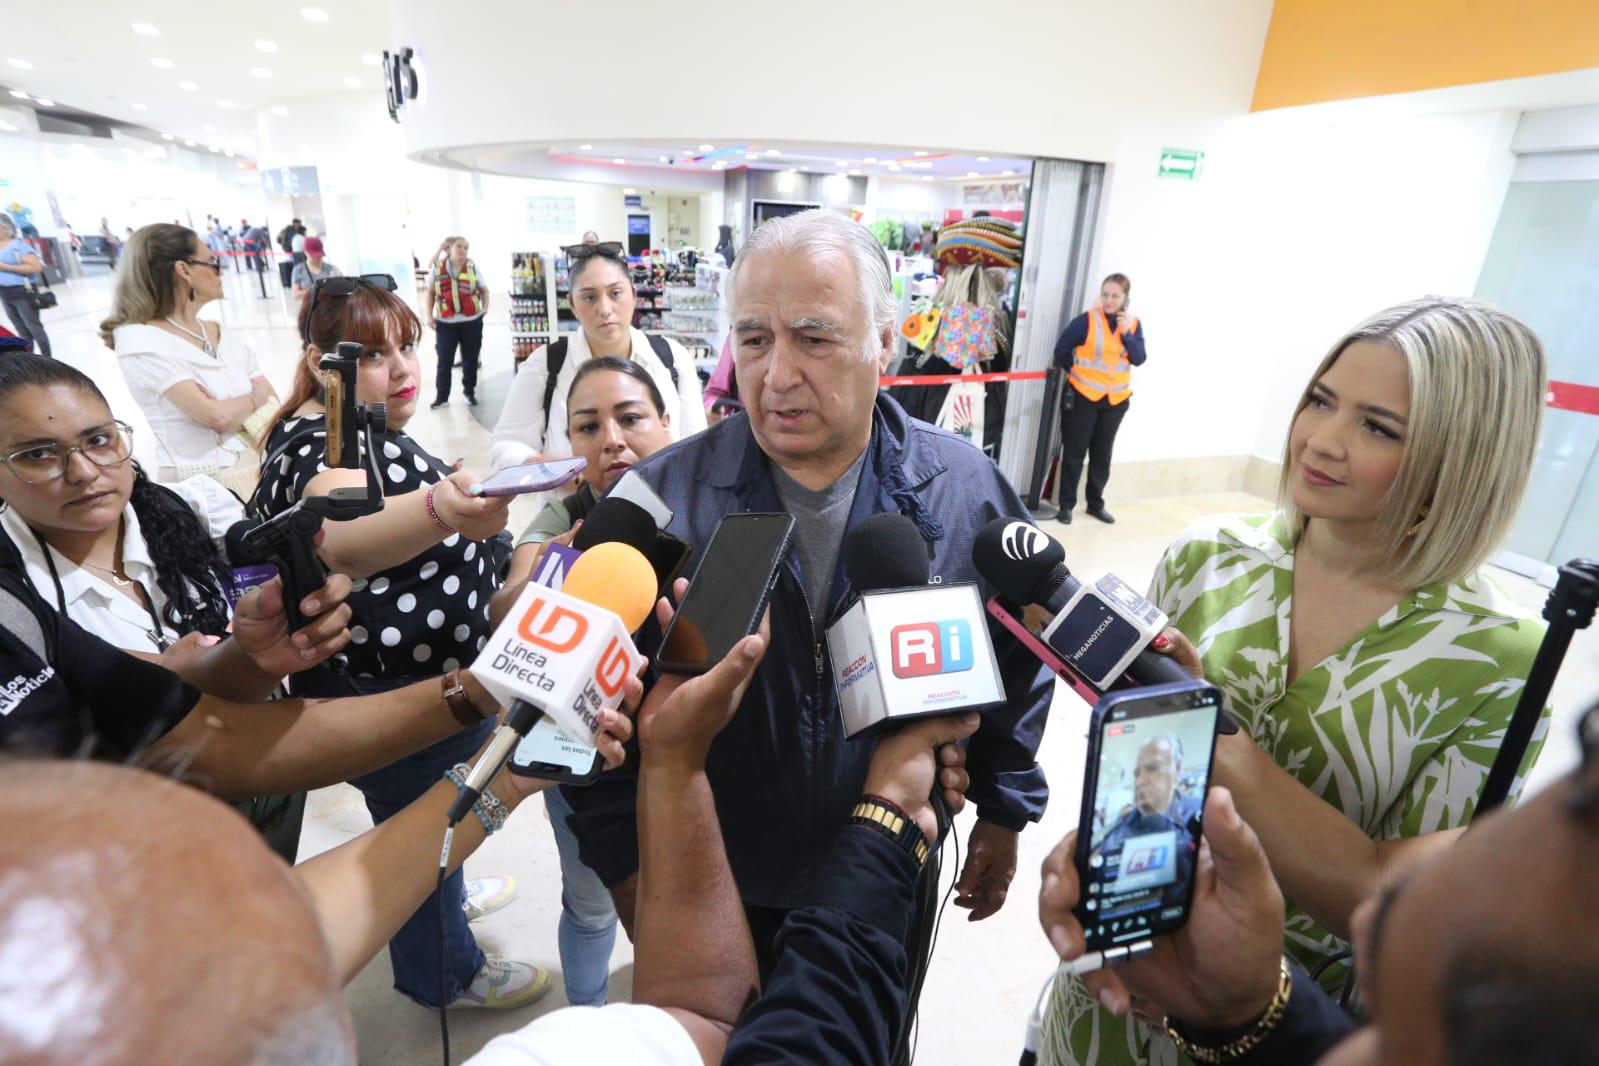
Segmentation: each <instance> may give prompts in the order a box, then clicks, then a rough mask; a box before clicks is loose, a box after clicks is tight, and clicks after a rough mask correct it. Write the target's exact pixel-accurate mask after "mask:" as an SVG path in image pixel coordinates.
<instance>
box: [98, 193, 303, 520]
mask: <svg viewBox="0 0 1599 1066" xmlns="http://www.w3.org/2000/svg"><path fill="white" fill-rule="evenodd" d="M221 296H222V264H221V262H220V261H219V260H218V259H217V258H216V256H215V254H214V253H213V252H212V251H211V249H210V248H208V247H206V243H205V242H204V241H202V240H201V239H200V238H199V236H198V235H197V234H196V233H195V232H194V231H193V230H191V229H188V228H186V227H184V226H175V225H171V224H168V223H157V224H155V225H151V226H145V227H144V228H143V229H141V230H139V231H138V232H137V233H135V234H134V235H133V236H132V237H130V238H128V243H127V245H126V247H124V248H123V250H122V257H121V261H120V262H119V263H118V265H117V289H116V296H115V298H114V302H113V306H112V311H111V317H110V318H108V319H106V320H105V321H104V322H102V323H101V324H100V336H101V338H102V339H103V340H104V341H105V343H106V346H107V347H108V348H111V349H112V350H113V351H115V352H116V353H117V361H118V363H119V364H120V365H121V367H122V373H123V376H124V377H126V378H127V381H128V388H129V390H130V391H131V392H132V393H133V398H134V400H135V401H136V402H137V403H138V404H139V406H140V407H141V408H143V410H144V413H145V417H146V418H148V419H149V421H150V428H151V430H152V431H153V432H154V433H155V438H156V448H157V457H158V462H159V464H160V466H159V469H158V470H157V471H156V477H157V480H159V481H163V482H169V481H180V480H183V479H185V478H188V477H193V476H194V475H196V474H209V475H211V476H212V477H214V478H216V479H217V480H218V481H220V482H221V483H222V484H223V485H225V486H227V487H228V488H229V489H231V490H233V491H234V492H235V493H237V494H238V495H239V496H241V497H243V496H247V495H249V492H250V490H252V489H253V488H254V487H255V481H256V478H257V468H258V463H259V457H258V456H257V455H256V454H255V451H254V448H253V447H252V444H253V443H254V440H253V437H254V436H255V435H258V433H259V429H260V427H264V426H265V424H266V421H267V419H268V418H269V417H270V416H271V413H272V411H273V409H274V408H275V406H276V404H277V400H278V396H277V393H276V392H275V391H274V390H273V388H272V385H271V384H270V383H269V382H268V381H267V379H266V375H265V374H263V373H262V370H261V365H260V363H259V361H258V360H257V359H256V356H255V353H254V352H253V351H251V350H250V349H249V348H248V347H247V346H244V345H242V344H239V345H237V347H235V345H233V344H231V343H230V344H229V345H228V346H227V347H224V346H223V343H222V327H221V325H220V324H219V323H216V322H209V321H201V319H200V317H199V312H200V308H202V307H204V306H205V305H206V304H208V303H210V302H211V301H212V300H216V299H219V298H220V297H221Z"/></svg>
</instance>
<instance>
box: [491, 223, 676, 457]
mask: <svg viewBox="0 0 1599 1066" xmlns="http://www.w3.org/2000/svg"><path fill="white" fill-rule="evenodd" d="M564 251H565V252H566V256H567V259H568V261H569V262H570V264H571V266H570V269H569V271H568V283H569V284H570V286H571V290H572V293H571V299H572V311H573V313H574V314H576V315H577V320H578V324H579V326H580V327H581V328H579V329H578V330H577V331H576V332H574V333H572V334H571V335H570V336H568V337H562V338H561V339H560V340H558V341H556V342H555V343H554V344H550V345H548V346H546V347H544V348H540V349H539V350H538V351H535V352H534V353H533V354H532V355H530V356H528V358H527V360H526V362H524V363H523V365H522V369H521V370H520V371H518V372H517V375H516V377H515V379H514V380H513V381H512V382H511V392H510V395H509V396H508V397H507V398H506V401H505V410H504V412H503V413H502V414H501V415H500V421H499V423H498V424H497V425H495V427H494V435H493V438H492V440H491V443H490V445H489V458H490V460H491V461H492V462H493V464H494V469H495V470H504V469H505V468H506V467H508V466H516V465H518V464H520V463H529V462H533V461H535V460H538V459H541V458H545V457H551V456H567V455H571V454H572V442H571V441H570V440H569V439H568V438H567V435H566V431H567V412H566V398H567V395H568V393H570V392H571V389H572V381H573V379H574V378H575V377H576V376H577V372H578V369H579V368H580V367H581V366H582V365H583V364H584V363H585V362H586V361H587V360H589V359H591V358H593V357H595V356H605V355H609V356H615V357H616V358H619V359H631V360H632V361H633V362H635V363H638V364H639V366H641V367H643V368H644V370H645V371H647V372H648V373H649V376H650V378H651V380H653V381H654V382H655V387H656V388H658V389H660V391H661V395H662V396H665V397H668V403H667V409H668V411H669V412H670V413H671V416H672V417H671V432H672V439H673V440H680V439H681V438H683V437H686V436H689V435H690V434H693V433H698V432H699V431H700V430H702V429H704V428H705V401H704V398H703V397H702V396H701V394H700V378H699V374H698V373H697V372H696V371H695V369H694V360H693V359H692V358H690V357H689V355H688V353H687V352H685V351H684V350H683V349H682V348H681V347H680V346H679V345H678V344H677V342H675V341H673V340H670V339H668V338H666V337H660V336H649V335H647V334H645V332H644V331H643V330H641V329H635V328H633V309H634V304H635V303H636V298H635V295H634V291H633V276H632V275H631V274H630V273H629V272H628V269H627V262H626V260H624V259H623V258H622V246H621V245H620V244H618V243H617V242H616V241H605V242H603V243H600V244H574V245H572V246H570V247H568V248H566V249H564Z"/></svg>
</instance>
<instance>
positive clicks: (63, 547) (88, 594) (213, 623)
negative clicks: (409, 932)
mask: <svg viewBox="0 0 1599 1066" xmlns="http://www.w3.org/2000/svg"><path fill="white" fill-rule="evenodd" d="M132 454H133V431H132V430H131V429H129V428H128V426H127V424H126V423H123V422H120V421H118V420H117V419H116V418H115V417H114V416H113V415H112V413H111V409H110V407H109V406H108V405H107V403H106V399H105V396H104V395H103V394H102V393H101V392H100V390H99V388H98V387H97V386H96V385H95V384H94V382H93V381H92V380H90V378H89V377H88V376H87V375H85V374H84V373H83V372H82V371H79V370H77V369H75V368H73V367H71V366H69V365H67V364H66V363H62V362H57V361H56V360H53V359H46V358H43V357H41V356H37V355H31V354H24V355H15V356H9V357H6V358H4V359H0V567H7V568H9V569H12V570H14V571H15V572H17V573H18V574H19V575H20V576H21V577H23V578H24V579H26V580H27V582H28V583H29V584H30V585H32V586H33V588H34V591H36V592H37V593H38V594H39V595H40V597H41V598H42V599H43V600H44V601H45V602H46V603H48V604H50V605H52V606H54V607H55V608H56V609H57V610H59V611H60V612H61V614H62V615H64V616H65V617H67V618H70V619H71V620H72V621H73V622H75V623H77V625H78V626H79V627H81V628H82V629H84V630H87V631H88V632H90V633H92V634H94V635H95V636H97V637H100V638H102V639H103V640H105V641H106V642H108V643H110V644H113V645H115V646H116V647H119V648H122V649H124V650H126V651H130V652H133V653H135V654H138V655H142V656H144V657H146V658H150V659H157V658H158V657H159V659H158V661H159V662H160V663H161V664H162V665H163V666H166V667H167V668H168V669H170V670H172V671H173V672H175V673H177V674H180V675H181V676H183V677H184V679H185V680H187V681H189V682H190V683H191V684H194V685H195V686H197V687H199V688H200V689H202V690H203V691H205V692H208V693H210V694H212V695H214V696H221V697H224V698H226V699H232V700H239V701H244V702H255V701H258V700H262V699H266V698H267V697H268V696H269V695H270V694H271V692H272V691H273V689H275V688H276V687H277V686H278V684H279V682H280V681H281V680H282V678H283V677H284V676H285V675H286V674H290V673H294V672H297V671H300V670H305V669H309V668H310V667H312V666H315V665H316V664H317V663H318V662H320V661H322V660H324V659H327V658H328V657H330V656H332V655H333V654H334V653H336V652H337V651H339V650H340V649H341V648H343V647H344V645H345V644H346V643H348V641H349V636H350V634H349V631H348V630H347V629H345V622H346V621H347V620H348V619H349V616H350V611H349V608H348V607H345V606H343V604H342V601H343V599H344V597H345V596H346V595H347V594H348V592H349V587H350V585H349V579H348V578H344V577H339V576H335V577H333V578H332V579H330V580H329V582H328V585H327V586H326V587H324V588H323V589H320V590H318V591H317V592H315V593H313V594H312V595H311V597H308V600H309V599H315V600H316V601H317V602H316V604H315V609H314V610H311V611H307V612H306V613H307V615H308V616H311V615H316V614H318V613H321V614H322V617H319V618H315V619H314V620H313V621H312V622H311V623H310V624H309V625H308V626H306V627H305V628H304V629H302V630H301V631H299V632H298V633H295V634H290V633H289V631H288V625H287V619H286V616H285V615H284V613H283V610H282V607H281V600H282V594H281V591H280V590H279V589H277V588H274V589H273V590H271V591H270V592H266V591H263V592H258V593H253V594H250V595H248V596H246V597H245V598H244V599H241V600H240V601H239V604H238V607H237V611H235V608H234V606H233V603H232V601H231V599H230V598H229V595H228V591H227V590H228V588H229V584H230V578H231V571H230V569H229V567H228V565H227V562H226V561H225V560H224V558H223V555H222V552H221V551H220V550H219V545H221V543H222V539H223V535H224V534H225V533H226V532H227V530H228V528H229V527H230V526H231V525H232V524H233V523H234V522H236V521H238V520H240V519H242V518H243V517H244V507H243V506H242V505H241V504H240V503H239V501H238V499H236V498H235V497H234V496H233V495H232V494H230V493H229V492H227V491H226V490H224V489H223V488H222V487H221V486H220V485H218V484H217V483H216V482H214V481H212V480H211V479H210V478H206V477H197V478H191V479H189V480H188V481H182V482H178V483H176V484H174V485H171V486H166V485H158V484H156V483H155V482H153V481H151V480H150V478H149V476H148V475H146V473H145V472H144V470H143V469H141V468H140V466H139V464H138V463H137V462H135V461H134V460H133V458H132ZM230 632H231V636H230ZM302 645H303V647H302ZM304 804H305V794H304V793H296V794H294V795H285V796H262V797H258V798H257V799H254V800H250V801H246V802H245V803H244V804H242V805H241V810H242V811H243V812H244V813H245V815H246V816H247V817H249V818H250V820H251V822H252V823H253V824H254V825H255V826H256V827H257V828H259V829H260V830H261V831H262V834H263V835H264V836H266V837H267V839H268V841H269V842H270V843H271V844H272V846H273V847H274V848H275V849H276V850H277V851H278V852H279V854H281V855H283V856H284V858H285V859H287V860H288V861H289V862H293V861H294V856H295V849H296V846H297V845H298V842H299V836H300V815H301V812H302V811H303V810H304Z"/></svg>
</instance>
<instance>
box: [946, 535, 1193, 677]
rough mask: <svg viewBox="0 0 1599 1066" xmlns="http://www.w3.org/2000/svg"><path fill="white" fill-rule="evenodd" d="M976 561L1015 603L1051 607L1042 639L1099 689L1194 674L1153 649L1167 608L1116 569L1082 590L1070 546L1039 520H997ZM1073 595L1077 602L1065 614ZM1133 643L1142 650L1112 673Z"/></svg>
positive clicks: (981, 538)
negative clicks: (1150, 599)
mask: <svg viewBox="0 0 1599 1066" xmlns="http://www.w3.org/2000/svg"><path fill="white" fill-rule="evenodd" d="M972 562H973V564H974V565H976V567H977V572H978V573H979V574H981V575H982V576H983V580H985V581H987V582H988V583H989V584H990V585H992V586H993V587H994V591H995V592H997V593H998V594H999V596H1000V598H1001V599H1004V600H1006V601H1008V602H1010V603H1011V604H1014V605H1016V606H1018V607H1022V606H1026V605H1027V604H1036V605H1038V606H1039V607H1042V608H1043V609H1044V610H1045V611H1047V612H1048V613H1049V615H1050V616H1051V618H1052V622H1051V627H1050V628H1049V629H1046V630H1045V633H1046V637H1045V643H1046V644H1047V645H1048V646H1049V649H1050V651H1052V652H1053V653H1054V654H1055V655H1057V656H1058V657H1059V660H1058V661H1059V663H1060V664H1061V665H1064V666H1065V667H1066V668H1067V669H1069V670H1070V671H1071V672H1072V674H1073V675H1074V676H1075V677H1077V678H1079V679H1081V680H1082V681H1083V682H1084V683H1085V684H1087V685H1088V686H1089V687H1091V688H1093V689H1095V690H1096V691H1098V692H1101V693H1104V692H1107V691H1110V690H1111V689H1115V688H1129V687H1144V686H1149V685H1168V684H1172V683H1174V682H1184V683H1186V682H1190V681H1192V680H1193V677H1192V675H1190V674H1189V673H1188V671H1187V670H1184V669H1183V668H1182V667H1181V666H1180V665H1179V664H1178V663H1177V661H1176V660H1175V659H1172V658H1171V657H1169V656H1165V655H1159V654H1157V653H1155V652H1152V651H1149V650H1148V644H1149V642H1150V641H1151V640H1153V639H1154V638H1155V636H1156V635H1158V633H1159V632H1160V629H1161V627H1162V626H1164V624H1165V621H1166V618H1165V616H1164V615H1163V614H1161V613H1160V612H1159V611H1158V610H1156V609H1155V608H1154V606H1153V605H1152V604H1150V603H1149V602H1148V601H1147V600H1145V599H1144V598H1143V597H1142V596H1139V595H1138V594H1137V593H1134V592H1132V591H1131V590H1130V589H1128V587H1127V585H1126V583H1125V582H1123V581H1121V580H1120V579H1119V578H1116V577H1115V576H1114V575H1107V577H1106V578H1105V579H1104V580H1102V581H1100V582H1099V583H1098V584H1097V585H1095V586H1091V587H1090V588H1088V589H1086V590H1085V589H1084V588H1083V584H1082V582H1080V581H1078V580H1077V578H1075V577H1073V576H1072V572H1071V571H1070V570H1069V569H1067V567H1066V552H1065V549H1063V548H1062V547H1061V546H1060V544H1058V543H1057V542H1056V541H1055V540H1054V538H1052V537H1050V536H1049V535H1048V534H1046V533H1045V532H1044V531H1043V530H1041V529H1039V528H1038V527H1037V526H1035V525H1033V524H1031V523H1029V522H1023V521H1020V520H1017V519H1012V518H996V519H994V521H992V522H990V523H989V524H988V525H986V526H984V527H983V530H982V532H980V533H979V534H978V535H977V540H976V542H975V543H974V544H973V546H972ZM1079 597H1080V598H1079ZM1074 600H1076V602H1077V608H1074V610H1073V612H1072V613H1071V614H1070V615H1067V614H1064V612H1066V610H1067V608H1068V606H1071V605H1072V604H1073V601H1074ZM1078 608H1080V609H1078ZM1129 615H1132V616H1134V620H1132V621H1129V619H1128V616H1129ZM1134 648H1136V649H1137V653H1136V654H1135V655H1133V656H1132V658H1131V660H1130V661H1129V662H1127V664H1126V665H1125V666H1124V667H1122V668H1121V670H1120V671H1117V672H1116V674H1114V675H1113V674H1112V673H1111V670H1112V669H1114V667H1115V665H1116V664H1117V663H1118V662H1120V661H1121V660H1123V659H1126V658H1127V655H1128V652H1129V651H1131V650H1132V649H1134ZM1046 665H1049V666H1051V667H1054V666H1056V665H1057V664H1056V663H1046ZM1128 680H1130V681H1131V682H1132V684H1131V685H1129V684H1128V683H1127V682H1128Z"/></svg>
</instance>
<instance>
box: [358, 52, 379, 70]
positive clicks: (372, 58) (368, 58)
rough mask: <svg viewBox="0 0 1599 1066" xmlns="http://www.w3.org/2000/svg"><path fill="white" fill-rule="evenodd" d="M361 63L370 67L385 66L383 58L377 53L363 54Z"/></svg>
mask: <svg viewBox="0 0 1599 1066" xmlns="http://www.w3.org/2000/svg"><path fill="white" fill-rule="evenodd" d="M361 62H363V63H365V64H366V65H367V66H369V67H380V66H382V65H383V57H382V56H380V55H378V54H377V53H376V52H362V53H361Z"/></svg>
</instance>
